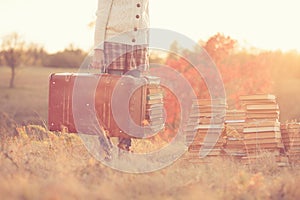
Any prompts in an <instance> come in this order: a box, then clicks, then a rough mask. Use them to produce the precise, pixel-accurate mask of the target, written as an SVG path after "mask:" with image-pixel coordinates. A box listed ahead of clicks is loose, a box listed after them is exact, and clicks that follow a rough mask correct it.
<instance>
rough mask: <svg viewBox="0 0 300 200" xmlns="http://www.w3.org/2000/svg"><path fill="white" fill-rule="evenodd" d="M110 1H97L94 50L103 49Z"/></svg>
mask: <svg viewBox="0 0 300 200" xmlns="http://www.w3.org/2000/svg"><path fill="white" fill-rule="evenodd" d="M112 1H113V0H98V9H97V12H96V24H95V36H94V46H95V49H103V42H104V40H105V32H106V26H107V22H108V18H109V15H110V9H111V6H112Z"/></svg>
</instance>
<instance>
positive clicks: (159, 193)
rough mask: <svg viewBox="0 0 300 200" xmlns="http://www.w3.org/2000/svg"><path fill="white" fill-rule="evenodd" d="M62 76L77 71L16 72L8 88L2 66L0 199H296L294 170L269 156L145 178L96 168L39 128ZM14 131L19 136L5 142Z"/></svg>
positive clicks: (62, 137) (75, 148)
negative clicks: (51, 86) (52, 81)
mask: <svg viewBox="0 0 300 200" xmlns="http://www.w3.org/2000/svg"><path fill="white" fill-rule="evenodd" d="M62 71H76V70H74V69H73V70H71V69H51V68H33V67H29V68H21V69H19V70H18V74H17V78H16V88H14V89H8V88H7V86H8V82H9V68H4V67H1V68H0V80H1V82H0V112H1V113H0V114H1V115H0V135H1V136H2V137H1V142H0V145H1V146H0V148H1V149H0V180H1V181H0V199H28V200H29V199H30V200H31V199H37V200H40V199H47V200H48V199H49V200H50V199H197V200H198V199H299V198H300V190H299V189H298V187H299V185H300V172H299V169H298V168H294V167H285V168H279V167H277V166H276V165H275V163H274V162H272V160H271V159H269V158H265V160H262V162H260V163H257V164H255V165H251V166H244V165H241V164H240V163H238V162H236V161H233V160H230V159H228V158H227V159H222V158H218V159H212V160H209V161H210V162H209V163H207V164H203V163H202V164H199V163H190V162H187V161H186V160H185V156H183V157H182V158H181V159H179V160H178V161H176V162H175V163H174V164H172V165H171V166H169V167H167V168H164V169H162V170H159V171H156V172H152V173H145V174H129V173H122V172H119V171H116V170H113V169H111V168H108V167H106V166H104V165H102V164H101V163H100V162H98V161H97V160H95V159H94V158H93V157H92V156H91V155H90V154H89V153H88V152H87V150H86V148H85V146H84V145H83V143H82V141H81V140H80V138H79V137H78V136H77V135H73V134H66V133H52V132H49V131H48V130H47V128H46V126H45V125H43V123H44V122H46V120H47V103H48V77H49V75H50V74H51V73H53V72H62ZM1 116H2V118H1ZM14 121H16V122H17V126H16V125H15V123H13V122H14ZM22 124H25V126H21V125H22ZM16 131H17V133H18V136H17V137H4V136H5V135H12V133H13V132H16ZM145 144H146V142H145V143H142V142H141V144H140V145H139V146H140V147H145V146H146V145H145ZM129 162H130V161H129Z"/></svg>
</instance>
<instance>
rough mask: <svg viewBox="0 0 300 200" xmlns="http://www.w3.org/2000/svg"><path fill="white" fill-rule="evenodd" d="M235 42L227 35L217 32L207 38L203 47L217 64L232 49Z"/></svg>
mask: <svg viewBox="0 0 300 200" xmlns="http://www.w3.org/2000/svg"><path fill="white" fill-rule="evenodd" d="M236 44H237V42H236V41H235V40H233V39H231V38H230V37H229V36H227V37H226V36H225V35H223V34H221V33H217V34H216V35H214V36H212V37H211V38H209V39H208V40H207V42H206V44H205V45H204V49H205V50H206V51H207V52H208V54H209V55H210V56H211V57H212V59H213V60H214V61H215V62H216V64H217V65H218V64H219V63H220V62H222V61H223V59H224V58H225V57H227V56H228V55H229V54H230V53H231V52H232V51H233V50H234V47H235V45H236Z"/></svg>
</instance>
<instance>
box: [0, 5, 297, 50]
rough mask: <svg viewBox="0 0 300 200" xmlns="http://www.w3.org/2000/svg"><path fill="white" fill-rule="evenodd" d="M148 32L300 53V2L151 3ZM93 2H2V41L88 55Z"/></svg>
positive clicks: (91, 36)
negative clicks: (17, 39)
mask: <svg viewBox="0 0 300 200" xmlns="http://www.w3.org/2000/svg"><path fill="white" fill-rule="evenodd" d="M149 2H150V24H151V25H150V27H151V28H162V29H168V30H172V31H175V32H178V33H181V34H184V35H185V36H187V37H189V38H191V39H192V40H194V41H198V40H203V41H206V40H207V39H208V38H209V37H211V36H213V35H215V34H216V33H218V32H220V33H223V34H224V35H226V36H230V37H231V38H233V39H236V40H237V41H238V42H239V43H240V44H241V45H244V46H246V47H256V48H260V49H265V50H282V51H289V50H297V51H299V52H300V26H299V24H300V23H299V21H300V11H299V8H300V1H298V0H206V1H204V0H149ZM96 9H97V0H75V1H74V0H51V1H50V0H0V38H3V36H5V35H7V34H10V33H12V32H17V33H19V34H20V35H21V37H22V38H24V39H25V40H26V41H27V42H34V43H38V44H41V45H42V46H44V48H45V49H46V50H47V51H48V52H50V53H51V52H56V51H59V50H63V49H64V48H66V47H67V46H69V44H74V46H75V47H78V48H82V49H84V50H89V49H91V48H92V46H93V38H94V29H93V28H90V27H89V26H88V24H89V23H90V22H92V21H94V20H95V19H96V16H95V12H96Z"/></svg>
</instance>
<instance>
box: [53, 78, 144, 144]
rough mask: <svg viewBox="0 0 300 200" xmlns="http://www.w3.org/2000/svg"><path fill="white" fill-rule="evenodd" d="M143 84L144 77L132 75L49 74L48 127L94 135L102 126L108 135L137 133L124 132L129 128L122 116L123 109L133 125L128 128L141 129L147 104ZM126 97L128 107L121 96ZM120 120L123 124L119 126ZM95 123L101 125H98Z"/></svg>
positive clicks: (125, 135)
mask: <svg viewBox="0 0 300 200" xmlns="http://www.w3.org/2000/svg"><path fill="white" fill-rule="evenodd" d="M145 83H147V79H145V78H135V77H132V76H118V75H111V74H89V73H87V74H84V73H80V74H76V73H54V74H51V76H50V82H49V108H48V124H49V129H50V130H51V131H61V130H62V129H67V130H68V131H69V132H74V133H76V132H81V133H82V132H85V133H86V134H97V129H99V127H102V126H103V127H104V128H105V129H106V130H107V131H108V136H110V137H123V138H128V137H130V138H131V137H134V136H137V135H136V134H135V135H128V134H126V133H127V132H128V130H129V128H128V127H126V124H128V117H124V116H126V115H124V112H125V113H126V109H127V112H129V113H130V116H131V118H132V120H133V121H134V127H133V128H132V127H130V130H131V131H132V130H134V131H133V132H134V133H137V132H139V131H140V132H142V129H141V127H143V124H144V122H145V116H146V104H147V97H146V96H147V94H146V93H147V84H145ZM129 93H132V95H129ZM129 96H130V100H129V98H128V104H127V105H129V108H128V106H127V107H126V106H124V101H126V98H125V97H129ZM112 97H114V98H112ZM113 107H114V108H113ZM127 116H128V115H127ZM116 118H117V121H116ZM120 123H121V124H122V125H123V126H121V127H120ZM99 124H101V126H98V125H99ZM124 125H125V131H124ZM140 134H143V133H140ZM141 136H142V135H141ZM139 137H140V136H139Z"/></svg>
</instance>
